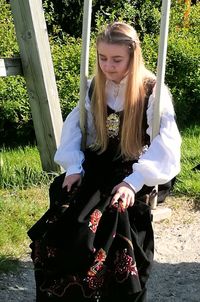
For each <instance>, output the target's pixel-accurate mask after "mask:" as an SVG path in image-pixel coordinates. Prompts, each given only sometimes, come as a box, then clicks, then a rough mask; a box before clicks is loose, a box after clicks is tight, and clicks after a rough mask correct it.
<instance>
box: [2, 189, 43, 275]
mask: <svg viewBox="0 0 200 302" xmlns="http://www.w3.org/2000/svg"><path fill="white" fill-rule="evenodd" d="M47 207H48V187H47V186H42V187H35V188H34V187H32V188H27V189H26V190H18V189H17V190H14V189H12V190H7V189H6V190H0V229H1V236H0V272H2V271H7V270H10V269H12V270H13V269H14V268H15V266H16V264H17V259H19V258H20V257H23V256H26V255H27V253H30V249H29V244H30V240H29V238H28V236H27V230H28V229H29V228H30V227H31V226H32V225H33V223H34V222H35V221H36V220H37V219H38V218H39V217H41V215H42V214H43V213H44V212H45V211H46V209H47Z"/></svg>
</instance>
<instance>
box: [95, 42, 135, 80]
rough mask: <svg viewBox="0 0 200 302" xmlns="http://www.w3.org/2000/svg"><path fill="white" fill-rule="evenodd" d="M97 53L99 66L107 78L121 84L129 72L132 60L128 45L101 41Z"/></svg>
mask: <svg viewBox="0 0 200 302" xmlns="http://www.w3.org/2000/svg"><path fill="white" fill-rule="evenodd" d="M97 53H98V60H99V66H100V68H101V70H102V72H103V73H104V75H105V77H106V79H108V80H111V81H113V82H115V83H116V84H119V83H120V81H121V80H122V79H123V78H124V77H125V76H126V75H127V73H128V67H129V60H130V53H129V49H128V46H126V45H123V44H122V45H121V44H109V43H106V42H99V44H98V46H97Z"/></svg>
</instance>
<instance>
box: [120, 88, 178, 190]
mask: <svg viewBox="0 0 200 302" xmlns="http://www.w3.org/2000/svg"><path fill="white" fill-rule="evenodd" d="M154 91H155V89H154ZM162 98H163V99H162V114H161V124H160V132H159V134H158V135H157V136H156V137H155V138H154V139H153V140H152V123H153V108H154V92H153V94H152V95H151V96H150V98H149V102H148V109H147V124H148V128H147V134H149V136H150V138H151V144H150V146H149V148H148V149H147V151H146V152H145V153H143V154H142V155H141V156H140V158H139V160H138V162H137V163H135V164H133V173H132V174H130V175H129V176H128V177H126V178H125V179H124V181H125V182H127V183H128V184H129V185H130V186H132V188H133V189H134V190H135V192H138V191H139V190H140V189H141V188H142V187H143V185H147V186H155V185H159V184H164V183H166V182H168V181H170V180H171V179H172V178H173V177H175V176H176V175H177V174H178V173H179V172H180V147H181V137H180V133H179V131H178V128H177V124H176V121H175V113H174V108H173V104H172V100H171V94H170V93H169V90H168V89H167V87H165V88H164V91H163V94H162Z"/></svg>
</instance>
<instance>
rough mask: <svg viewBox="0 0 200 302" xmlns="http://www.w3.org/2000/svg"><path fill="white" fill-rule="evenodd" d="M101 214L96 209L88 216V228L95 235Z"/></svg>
mask: <svg viewBox="0 0 200 302" xmlns="http://www.w3.org/2000/svg"><path fill="white" fill-rule="evenodd" d="M101 216H102V213H101V211H99V210H98V209H95V210H94V212H93V213H92V214H91V215H90V221H89V228H90V230H91V231H92V232H93V233H96V230H97V227H98V224H99V221H100V219H101Z"/></svg>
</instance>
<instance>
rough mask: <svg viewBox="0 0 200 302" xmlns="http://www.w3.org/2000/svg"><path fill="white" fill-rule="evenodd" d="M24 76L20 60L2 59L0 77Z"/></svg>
mask: <svg viewBox="0 0 200 302" xmlns="http://www.w3.org/2000/svg"><path fill="white" fill-rule="evenodd" d="M14 75H23V70H22V63H21V59H20V58H11V59H9V58H2V59H0V77H6V76H14Z"/></svg>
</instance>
